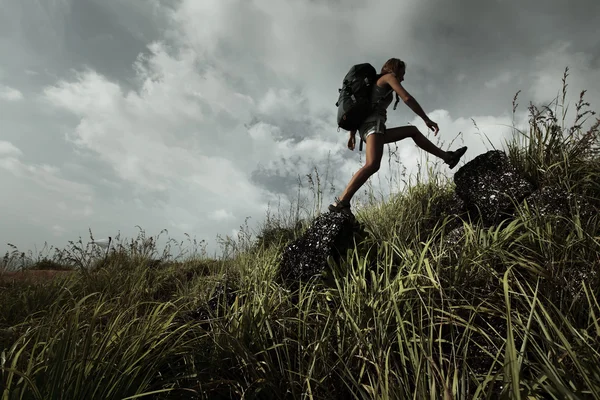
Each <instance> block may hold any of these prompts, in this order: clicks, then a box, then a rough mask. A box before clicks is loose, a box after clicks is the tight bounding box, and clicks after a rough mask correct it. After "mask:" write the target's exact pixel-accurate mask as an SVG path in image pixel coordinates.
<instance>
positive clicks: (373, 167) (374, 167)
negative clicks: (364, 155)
mask: <svg viewBox="0 0 600 400" xmlns="http://www.w3.org/2000/svg"><path fill="white" fill-rule="evenodd" d="M380 165H381V164H380V163H378V162H370V163H366V164H365V165H364V167H363V169H364V170H365V171H366V172H367V173H368V174H370V175H373V174H374V173H376V172H377V171H379V167H380Z"/></svg>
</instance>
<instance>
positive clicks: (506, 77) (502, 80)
mask: <svg viewBox="0 0 600 400" xmlns="http://www.w3.org/2000/svg"><path fill="white" fill-rule="evenodd" d="M514 78H515V73H514V72H511V71H505V72H503V73H501V74H500V75H499V76H497V77H495V78H494V79H492V80H489V81H487V82H485V87H486V88H488V89H494V88H497V87H498V86H500V85H503V84H507V83H508V82H510V81H511V80H512V79H514Z"/></svg>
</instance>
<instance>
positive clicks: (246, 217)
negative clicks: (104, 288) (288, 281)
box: [0, 0, 600, 253]
mask: <svg viewBox="0 0 600 400" xmlns="http://www.w3.org/2000/svg"><path fill="white" fill-rule="evenodd" d="M367 4H368V6H367ZM0 7H1V8H2V10H3V12H2V13H1V14H0V185H1V187H2V191H1V193H2V194H1V195H0V251H2V253H4V252H5V251H6V250H9V247H8V243H11V244H14V245H16V246H17V247H18V248H20V249H22V250H33V249H38V250H39V249H40V248H42V247H43V245H44V243H48V244H49V245H53V246H57V247H59V248H62V247H64V246H65V245H66V244H67V243H68V241H70V240H77V239H78V238H79V237H82V238H83V240H84V242H85V241H87V240H88V239H89V233H88V230H90V229H91V230H92V233H93V234H94V236H95V237H96V238H105V237H108V236H113V237H114V236H115V235H116V234H117V233H121V235H122V236H123V237H134V236H135V235H136V234H137V232H138V229H139V228H137V227H141V228H142V229H143V230H144V231H145V232H146V233H147V234H148V235H156V234H158V233H159V232H161V231H162V230H163V229H166V230H167V231H168V237H170V238H173V239H175V240H177V241H179V240H185V239H186V236H185V234H188V235H190V237H193V238H196V239H197V240H205V241H206V242H207V246H208V251H209V252H218V251H219V244H218V242H219V241H218V240H217V238H218V237H219V236H220V237H227V236H232V237H235V236H236V235H237V234H238V232H239V229H240V226H241V225H243V224H245V223H247V224H248V225H249V227H250V229H251V230H254V231H255V232H256V231H257V229H258V228H259V226H260V225H261V224H262V223H264V221H265V217H266V214H267V212H270V213H273V211H274V210H275V214H276V213H277V209H280V210H285V209H286V207H287V205H288V204H289V203H290V202H293V201H295V200H297V199H298V196H299V195H298V193H299V190H300V192H301V193H302V196H304V197H306V196H308V197H307V198H308V199H309V200H310V199H311V198H312V197H311V196H312V194H311V192H310V187H309V183H308V178H307V175H308V174H311V173H313V176H316V175H314V174H315V173H316V172H318V173H319V176H320V177H321V181H322V185H323V186H324V187H328V188H329V189H326V190H324V191H325V193H324V194H323V198H322V204H321V206H322V210H325V207H326V206H327V204H329V202H331V201H332V200H333V198H334V196H335V195H339V194H340V193H341V191H342V190H343V187H344V186H345V185H346V183H347V182H348V180H349V179H350V177H351V176H352V174H353V173H354V172H356V171H357V170H358V169H359V168H360V166H361V165H362V164H361V163H362V162H364V152H363V153H360V152H359V151H358V148H357V149H356V150H355V151H354V152H352V151H349V150H348V149H347V148H346V141H347V133H346V132H344V131H340V132H338V131H337V125H336V120H335V119H336V112H337V109H336V107H335V102H336V101H337V94H338V91H337V89H338V88H339V87H340V86H341V81H342V79H343V77H344V75H345V74H346V72H347V71H348V69H349V68H350V67H351V66H352V65H354V64H358V63H363V62H369V63H371V64H372V65H374V66H375V67H376V68H377V69H379V68H380V67H381V65H382V64H383V63H384V62H385V61H386V60H387V59H388V58H390V57H397V58H400V59H402V60H404V61H405V62H406V64H407V71H406V76H405V81H404V83H403V84H404V87H405V88H406V89H407V90H408V91H409V92H410V93H411V94H412V95H413V96H414V97H415V98H416V99H417V101H418V102H419V103H420V104H421V105H422V107H423V108H424V109H425V111H426V112H427V113H428V115H429V117H430V118H431V119H433V120H434V121H436V122H437V123H438V124H439V127H440V132H439V134H438V136H437V137H433V134H432V133H429V138H430V139H431V140H432V141H434V142H435V141H437V142H436V143H439V144H440V146H442V148H444V149H445V150H447V149H454V148H457V147H459V146H462V145H463V144H464V145H467V146H469V150H468V151H467V153H466V155H465V157H464V161H465V162H466V161H469V160H471V159H473V158H475V157H476V156H477V155H479V154H482V153H484V152H485V151H487V150H489V149H490V148H491V147H492V146H493V147H495V148H502V146H503V143H504V141H505V140H506V139H507V138H509V137H510V135H511V132H512V129H511V126H512V125H513V124H514V126H517V127H520V128H523V127H526V126H527V106H528V104H529V103H530V102H533V103H534V104H536V105H541V104H547V103H549V102H551V101H552V100H553V99H554V98H555V97H556V96H557V94H558V93H559V92H560V90H561V79H562V75H563V72H564V70H565V68H566V67H568V68H569V74H570V76H569V77H568V81H567V82H568V84H569V87H568V90H569V92H568V97H567V102H568V103H569V104H571V106H570V108H569V113H572V112H573V109H574V104H575V102H576V100H577V99H578V97H579V93H580V92H581V90H584V89H585V90H587V93H586V99H587V101H589V102H590V103H591V105H592V108H593V109H595V110H598V105H599V104H600V36H599V35H597V26H598V21H597V16H598V15H600V2H597V1H594V0H577V1H569V2H567V1H564V0H544V1H542V0H529V1H522V0H518V1H517V0H489V1H479V0H453V1H452V2H449V1H442V0H438V1H434V0H380V1H369V2H364V1H356V0H348V1H343V2H342V1H339V0H143V1H142V0H44V1H39V0H0ZM519 90H520V91H521V92H520V94H519V98H518V103H519V108H518V109H517V113H516V114H515V115H514V116H513V113H512V100H513V97H514V95H515V94H516V93H517V91H519ZM568 118H571V119H572V115H571V114H568ZM473 121H475V123H476V125H477V126H475V125H474V123H473ZM568 121H569V119H568ZM407 124H412V125H415V126H417V127H419V129H421V131H422V132H424V133H425V132H427V128H426V126H425V125H424V123H423V122H422V121H421V120H420V118H418V117H417V116H416V115H415V114H414V113H413V112H412V111H411V110H410V109H409V108H408V107H406V106H405V105H404V104H402V102H401V103H400V104H399V105H398V109H397V110H396V111H393V110H392V107H390V108H389V109H388V126H397V125H407ZM482 133H483V134H484V135H483V134H482ZM391 152H393V154H392V153H391ZM392 159H393V161H392ZM424 160H425V161H424ZM424 163H426V164H427V166H435V167H436V168H438V169H439V171H441V172H442V173H443V174H446V175H447V176H449V177H452V174H453V173H454V172H455V171H456V169H458V168H456V169H454V170H448V168H447V167H444V166H443V165H441V164H440V163H439V162H438V163H437V164H436V163H435V160H434V159H433V158H429V159H426V158H424V154H423V151H421V150H419V149H418V148H417V147H416V146H415V145H414V143H413V142H412V141H410V140H405V141H402V142H399V143H398V144H397V146H395V145H392V146H389V147H388V149H387V151H386V153H385V154H384V159H383V161H382V167H381V170H380V171H379V172H378V174H377V176H374V177H372V178H371V180H370V181H369V184H370V185H369V188H371V189H372V190H373V191H374V192H375V193H380V194H381V198H382V199H383V198H387V196H389V195H390V194H392V193H395V192H397V191H398V190H400V189H401V184H400V183H398V185H397V186H394V187H392V185H390V183H389V182H392V181H394V182H397V181H398V180H399V177H400V176H401V172H400V171H401V170H402V171H404V172H405V173H406V174H407V175H408V176H410V175H414V174H416V173H417V172H418V171H419V170H420V169H422V168H423V164H424ZM460 165H462V163H461V164H460ZM315 171H316V172H315ZM332 187H333V190H331V188H332ZM361 193H362V191H361ZM361 193H359V195H358V197H357V199H358V201H359V203H358V206H360V199H361ZM306 204H309V203H306ZM307 207H311V206H310V205H309V206H307ZM269 210H270V211H269ZM245 221H246V222H245Z"/></svg>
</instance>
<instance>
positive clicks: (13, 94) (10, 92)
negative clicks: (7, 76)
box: [0, 85, 23, 101]
mask: <svg viewBox="0 0 600 400" xmlns="http://www.w3.org/2000/svg"><path fill="white" fill-rule="evenodd" d="M0 99H2V100H6V101H19V100H23V93H21V92H20V91H19V90H18V89H15V88H12V87H10V86H5V85H0Z"/></svg>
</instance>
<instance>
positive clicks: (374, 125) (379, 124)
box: [358, 119, 385, 143]
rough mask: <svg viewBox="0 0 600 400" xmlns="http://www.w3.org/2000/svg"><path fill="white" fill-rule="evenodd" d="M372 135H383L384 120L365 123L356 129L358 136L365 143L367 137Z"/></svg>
mask: <svg viewBox="0 0 600 400" xmlns="http://www.w3.org/2000/svg"><path fill="white" fill-rule="evenodd" d="M374 133H379V134H382V135H383V134H385V120H383V119H377V120H371V121H366V122H364V123H363V124H362V125H361V126H360V127H359V128H358V134H359V135H360V138H361V139H362V140H363V141H364V142H365V143H366V142H367V137H369V135H372V134H374Z"/></svg>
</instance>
